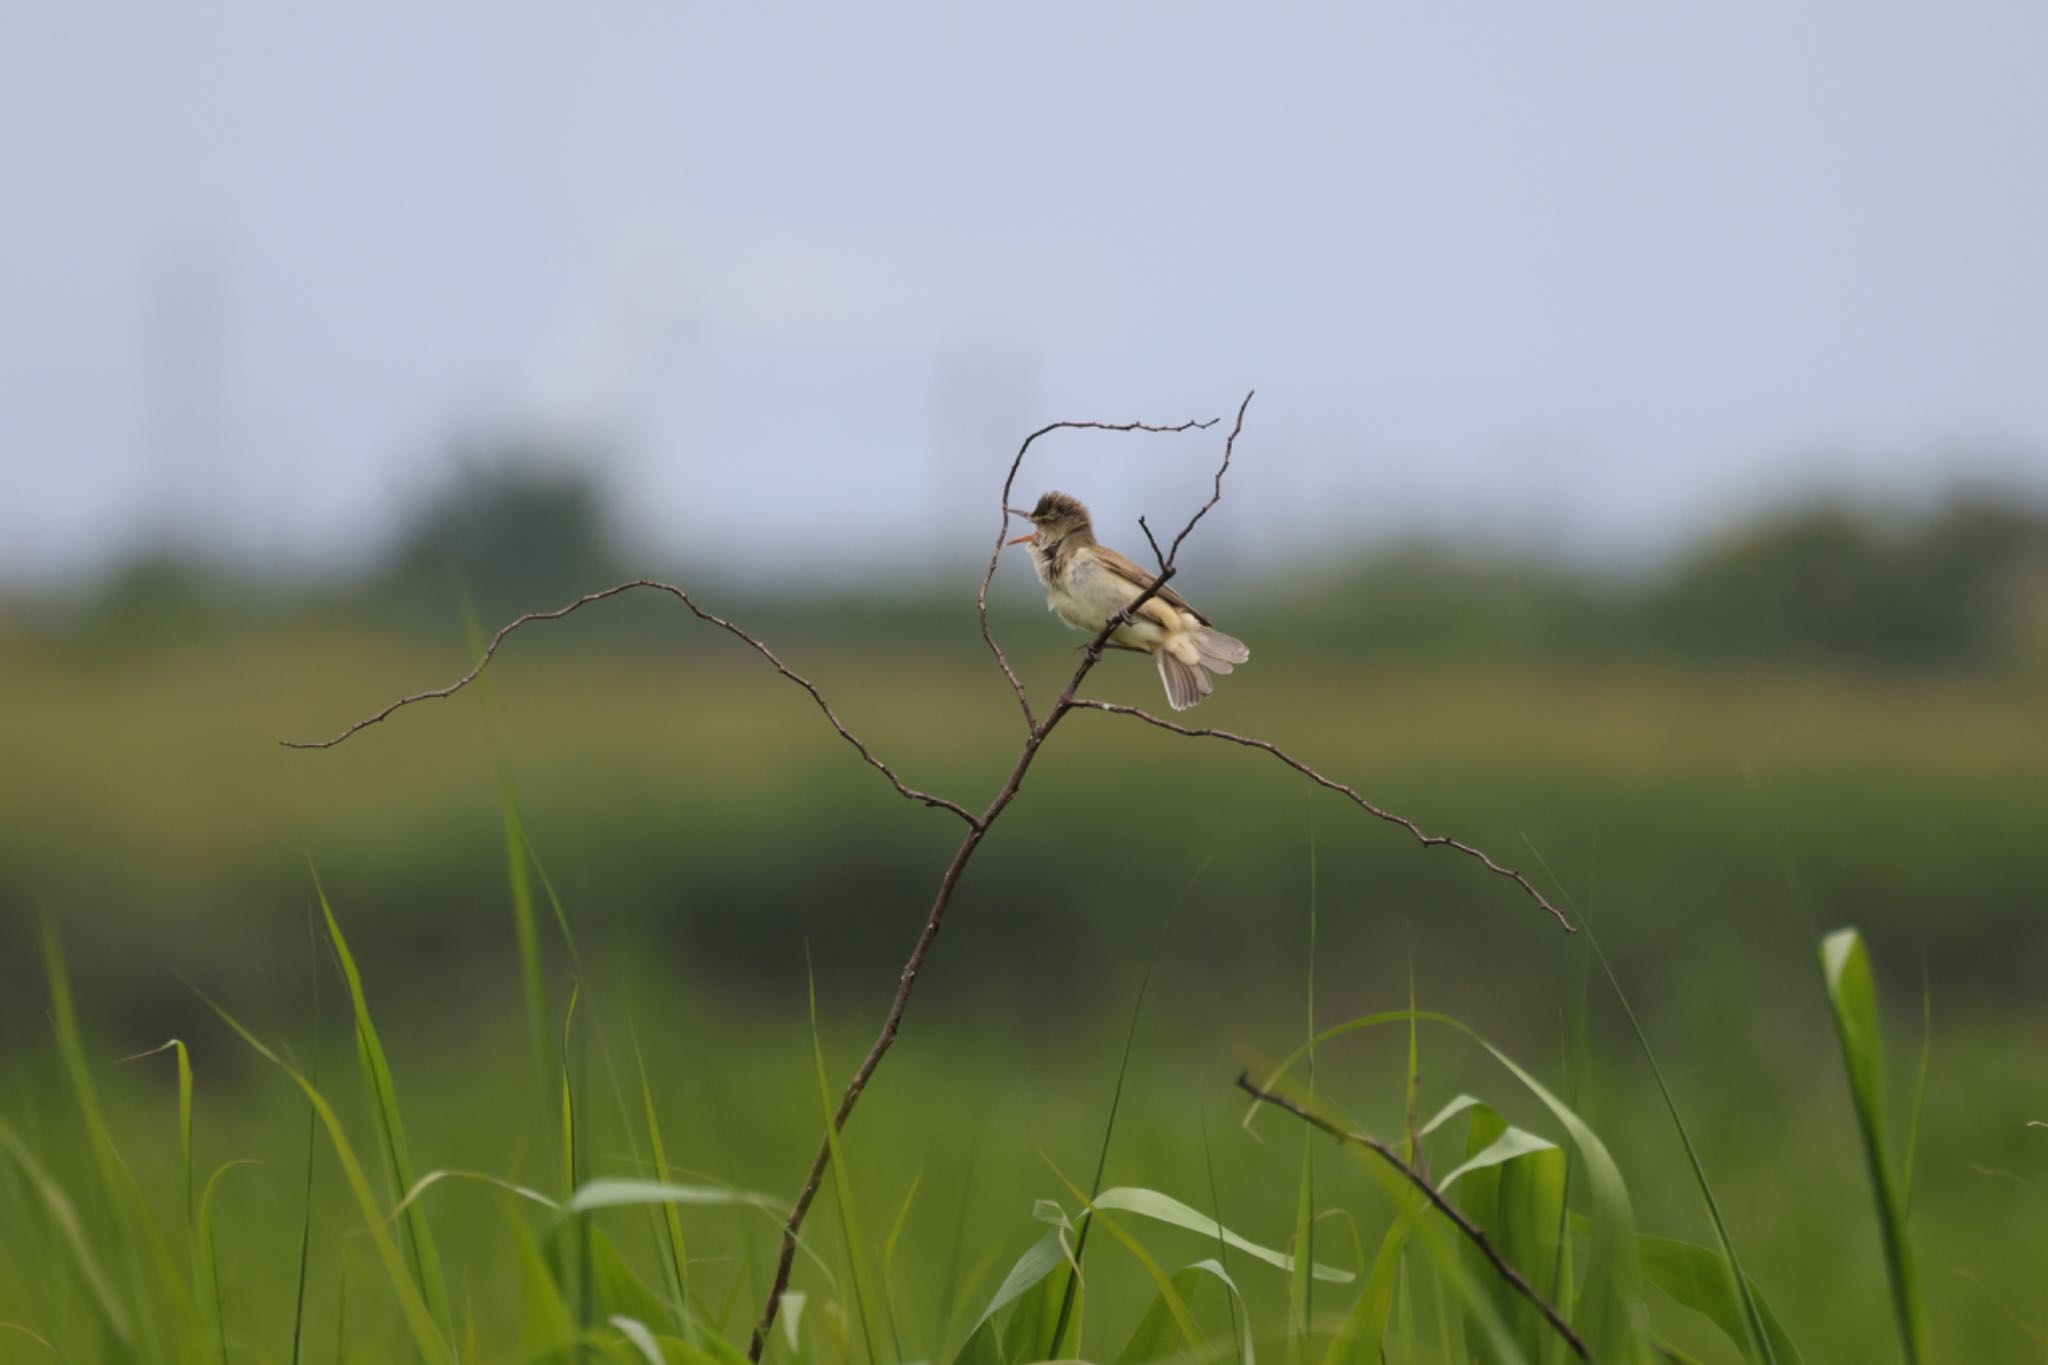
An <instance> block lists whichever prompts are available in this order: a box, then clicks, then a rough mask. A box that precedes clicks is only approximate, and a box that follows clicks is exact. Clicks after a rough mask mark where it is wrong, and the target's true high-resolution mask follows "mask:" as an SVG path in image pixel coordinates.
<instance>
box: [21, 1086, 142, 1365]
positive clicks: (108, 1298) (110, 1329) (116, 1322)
mask: <svg viewBox="0 0 2048 1365" xmlns="http://www.w3.org/2000/svg"><path fill="white" fill-rule="evenodd" d="M0 1150H4V1151H5V1152H6V1153H7V1154H8V1155H9V1156H11V1157H13V1158H14V1164H15V1165H16V1166H18V1167H19V1168H20V1169H21V1174H22V1177H23V1178H24V1179H25V1180H27V1181H28V1184H29V1188H30V1189H32V1190H34V1191H35V1194H36V1197H37V1198H38V1199H39V1200H41V1202H42V1205H43V1210H44V1212H45V1214H46V1215H47V1216H48V1217H49V1220H50V1222H51V1224H52V1225H53V1226H54V1227H55V1228H56V1229H57V1232H58V1234H59V1236H61V1237H62V1238H63V1241H64V1245H65V1247H66V1248H67V1249H68V1250H69V1251H70V1253H71V1259H72V1263H73V1265H74V1266H75V1267H76V1269H77V1271H78V1274H79V1277H80V1278H81V1279H83V1280H84V1281H85V1284H86V1287H87V1289H89V1290H90V1291H91V1293H92V1306H93V1308H94V1310H95V1311H96V1312H97V1314H98V1320H99V1325H100V1327H101V1329H102V1330H103V1331H104V1332H105V1333H106V1335H107V1337H108V1338H109V1339H110V1340H111V1341H113V1342H114V1343H115V1344H116V1345H117V1346H119V1347H120V1348H122V1349H124V1350H125V1349H130V1346H129V1343H130V1342H131V1341H132V1340H133V1336H132V1328H131V1326H130V1324H129V1321H128V1314H127V1311H126V1310H125V1309H124V1308H123V1307H122V1305H121V1296H120V1294H119V1293H118V1292H117V1291H116V1290H115V1288H114V1282H113V1280H112V1279H111V1278H110V1277H109V1276H108V1275H107V1272H106V1271H105V1270H104V1269H102V1268H101V1266H100V1263H99V1258H98V1257H96V1256H95V1255H94V1254H93V1250H92V1243H91V1241H90V1240H89V1239H88V1238H87V1237H86V1235H85V1227H84V1225H83V1224H82V1223H81V1222H80V1220H79V1217H78V1210H77V1209H76V1208H75V1207H74V1206H73V1204H72V1202H71V1199H70V1196H68V1195H66V1194H65V1193H64V1188H63V1186H61V1185H59V1184H58V1183H57V1181H56V1180H54V1179H53V1178H51V1176H50V1173H49V1172H48V1171H46V1170H44V1169H43V1166H42V1163H41V1162H39V1161H37V1160H36V1158H35V1154H34V1153H33V1152H31V1151H30V1150H29V1148H28V1144H27V1143H25V1142H23V1141H22V1140H21V1138H20V1136H19V1135H18V1134H16V1133H15V1131H14V1129H13V1128H12V1127H10V1126H9V1125H8V1123H7V1121H6V1120H5V1119H0Z"/></svg>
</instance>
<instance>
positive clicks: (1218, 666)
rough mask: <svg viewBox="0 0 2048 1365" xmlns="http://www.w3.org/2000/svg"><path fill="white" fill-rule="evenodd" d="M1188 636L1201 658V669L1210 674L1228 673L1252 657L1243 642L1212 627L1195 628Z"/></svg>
mask: <svg viewBox="0 0 2048 1365" xmlns="http://www.w3.org/2000/svg"><path fill="white" fill-rule="evenodd" d="M1188 634H1189V636H1190V637H1191V638H1192V639H1193V640H1194V643H1195V650H1196V652H1197V653H1199V654H1200V655H1201V656H1202V667H1204V668H1206V669H1208V670H1209V671H1210V672H1211V673H1228V672H1230V671H1231V670H1232V669H1233V668H1235V667H1236V666H1237V665H1238V664H1241V663H1244V662H1246V661H1248V660H1249V659H1250V658H1251V657H1252V652H1251V651H1250V650H1249V649H1246V648H1245V646H1244V641H1242V640H1240V639H1237V638H1236V637H1235V636H1231V635H1225V634H1224V633H1223V632H1222V631H1220V630H1218V629H1216V628H1215V627H1214V626H1197V627H1196V628H1195V629H1194V630H1192V631H1189V632H1188Z"/></svg>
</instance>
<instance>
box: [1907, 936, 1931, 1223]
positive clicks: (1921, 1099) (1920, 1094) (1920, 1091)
mask: <svg viewBox="0 0 2048 1365" xmlns="http://www.w3.org/2000/svg"><path fill="white" fill-rule="evenodd" d="M1933 1060H1934V983H1933V982H1931V981H1930V980H1928V977H1927V964H1926V963H1925V962H1923V963H1921V964H1920V1065H1919V1066H1918V1067H1917V1068H1915V1070H1914V1075H1913V1103H1912V1106H1911V1107H1910V1108H1909V1109H1907V1111H1906V1153H1905V1155H1904V1156H1902V1157H1900V1158H1899V1206H1900V1207H1901V1208H1903V1209H1904V1210H1905V1216H1906V1218H1907V1219H1908V1220H1909V1221H1910V1220H1911V1218H1912V1216H1913V1162H1914V1159H1915V1158H1916V1157H1917V1156H1919V1154H1920V1116H1921V1114H1922V1113H1923V1112H1924V1111H1925V1110H1926V1108H1927V1072H1928V1068H1929V1066H1930V1065H1931V1064H1932V1062H1933Z"/></svg>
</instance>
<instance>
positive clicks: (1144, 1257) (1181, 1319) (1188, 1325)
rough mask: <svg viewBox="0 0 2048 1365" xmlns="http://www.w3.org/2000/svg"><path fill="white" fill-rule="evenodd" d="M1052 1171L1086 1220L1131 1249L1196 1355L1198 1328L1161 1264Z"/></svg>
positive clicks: (1072, 1186) (1075, 1188)
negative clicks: (1084, 1212) (1079, 1205)
mask: <svg viewBox="0 0 2048 1365" xmlns="http://www.w3.org/2000/svg"><path fill="white" fill-rule="evenodd" d="M1053 1174H1054V1175H1056V1176H1059V1180H1060V1183H1061V1184H1063V1185H1065V1186H1066V1187H1067V1190H1068V1192H1069V1193H1071V1194H1072V1195H1073V1196H1074V1198H1076V1199H1077V1200H1079V1201H1080V1202H1081V1207H1082V1208H1084V1209H1086V1210H1087V1211H1088V1215H1089V1217H1088V1222H1090V1223H1094V1222H1100V1223H1101V1224H1102V1226H1103V1228H1104V1229H1105V1230H1107V1231H1108V1233H1109V1235H1110V1236H1112V1237H1114V1238H1116V1240H1117V1241H1118V1242H1120V1243H1122V1244H1123V1247H1124V1249H1125V1250H1126V1251H1128V1252H1130V1253H1131V1255H1132V1257H1133V1258H1134V1259H1136V1261H1137V1262H1138V1264H1139V1265H1141V1266H1143V1267H1144V1269H1145V1274H1146V1275H1147V1276H1148V1277H1150V1279H1151V1281H1152V1286H1153V1288H1154V1289H1155V1290H1157V1291H1158V1294H1159V1298H1160V1299H1161V1301H1162V1302H1164V1304H1165V1305H1166V1311H1167V1313H1168V1315H1169V1316H1170V1317H1171V1319H1172V1321H1173V1324H1174V1326H1175V1327H1176V1328H1177V1329H1178V1330H1179V1331H1180V1334H1181V1338H1182V1340H1183V1342H1184V1343H1185V1344H1186V1346H1187V1348H1188V1351H1189V1352H1190V1353H1191V1354H1196V1355H1199V1354H1200V1353H1201V1349H1202V1329H1201V1328H1199V1327H1197V1326H1196V1325H1195V1318H1194V1314H1192V1313H1190V1312H1189V1311H1188V1306H1187V1302H1186V1300H1185V1299H1183V1298H1182V1297H1181V1294H1180V1291H1179V1290H1178V1289H1177V1288H1175V1286H1174V1282H1173V1277H1172V1276H1170V1275H1168V1274H1167V1273H1166V1271H1165V1270H1164V1269H1162V1268H1161V1266H1160V1264H1159V1262H1158V1261H1157V1260H1156V1259H1155V1258H1154V1257H1153V1255H1152V1253H1151V1252H1149V1251H1147V1250H1146V1249H1145V1245H1144V1243H1142V1242H1140V1241H1139V1240H1138V1239H1137V1238H1135V1237H1133V1236H1131V1234H1130V1233H1128V1232H1126V1231H1125V1230H1124V1229H1123V1227H1122V1226H1121V1225H1119V1224H1118V1223H1117V1221H1116V1220H1115V1219H1113V1218H1108V1217H1105V1216H1103V1212H1102V1209H1101V1207H1100V1206H1099V1205H1098V1204H1096V1203H1095V1202H1094V1201H1093V1200H1091V1199H1089V1198H1088V1196H1087V1195H1085V1194H1083V1193H1081V1187H1080V1186H1079V1185H1076V1184H1075V1183H1074V1182H1073V1181H1071V1180H1069V1179H1067V1178H1066V1176H1064V1175H1060V1172H1059V1171H1058V1170H1057V1169H1055V1170H1054V1171H1053ZM1052 1354H1053V1356H1054V1358H1058V1355H1059V1353H1058V1352H1057V1351H1054V1352H1053V1353H1052Z"/></svg>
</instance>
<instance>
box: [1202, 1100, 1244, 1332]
mask: <svg viewBox="0 0 2048 1365" xmlns="http://www.w3.org/2000/svg"><path fill="white" fill-rule="evenodd" d="M1201 1119H1202V1166H1203V1168H1204V1170H1205V1171H1206V1172H1207V1173H1208V1176H1209V1207H1210V1208H1212V1209H1214V1210H1216V1259H1215V1261H1214V1262H1213V1264H1214V1265H1215V1267H1216V1274H1217V1275H1218V1276H1219V1277H1221V1279H1222V1280H1223V1282H1224V1283H1225V1284H1227V1285H1229V1286H1230V1294H1229V1296H1228V1297H1227V1298H1226V1299H1225V1301H1224V1306H1225V1307H1227V1308H1228V1309H1229V1310H1230V1339H1231V1340H1232V1341H1234V1342H1236V1343H1237V1365H1254V1357H1253V1354H1252V1332H1251V1315H1250V1313H1249V1312H1248V1311H1247V1310H1246V1308H1245V1305H1244V1295H1243V1294H1241V1293H1239V1292H1238V1289H1237V1281H1236V1280H1233V1279H1232V1278H1230V1244H1229V1243H1228V1242H1226V1241H1224V1240H1223V1197H1222V1196H1221V1195H1220V1194H1218V1193H1217V1190H1216V1153H1215V1151H1214V1150H1213V1149H1211V1147H1210V1145H1209V1111H1208V1109H1207V1108H1206V1107H1205V1108H1204V1109H1203V1110H1202V1112H1201ZM1200 1264H1204V1265H1207V1264H1212V1263H1211V1262H1206V1261H1205V1262H1201V1263H1200Z"/></svg>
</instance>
